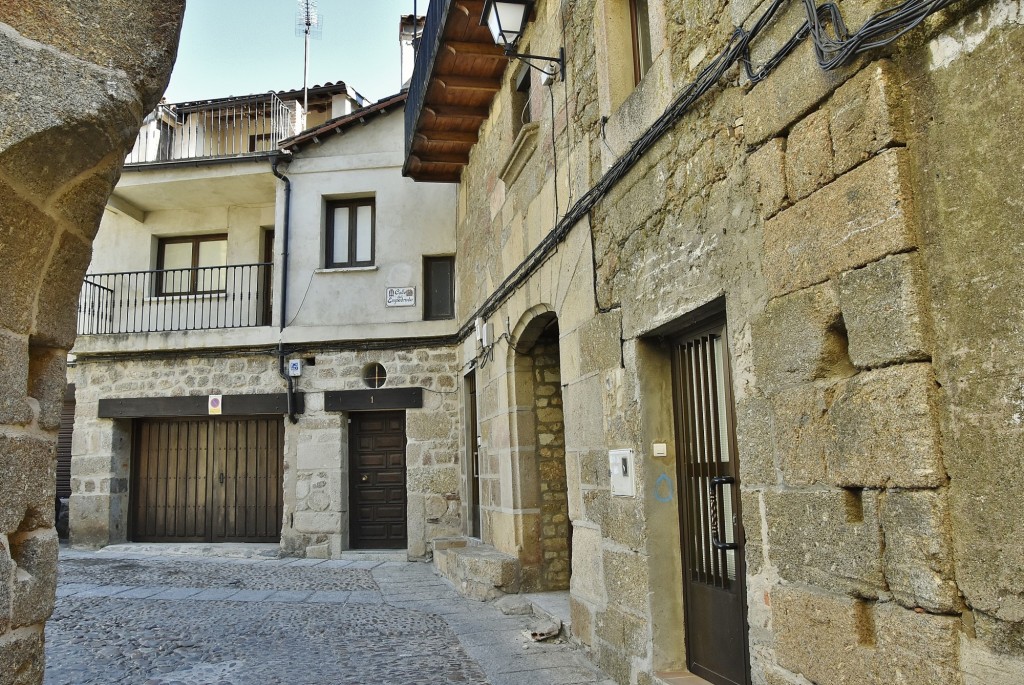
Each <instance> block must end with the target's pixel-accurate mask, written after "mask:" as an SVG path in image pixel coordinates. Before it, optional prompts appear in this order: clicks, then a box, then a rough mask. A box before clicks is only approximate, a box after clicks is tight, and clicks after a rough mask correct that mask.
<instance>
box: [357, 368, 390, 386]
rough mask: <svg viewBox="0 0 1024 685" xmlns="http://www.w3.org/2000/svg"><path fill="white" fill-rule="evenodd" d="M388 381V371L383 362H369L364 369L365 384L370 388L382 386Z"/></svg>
mask: <svg viewBox="0 0 1024 685" xmlns="http://www.w3.org/2000/svg"><path fill="white" fill-rule="evenodd" d="M387 382H388V371H387V369H385V368H384V365H383V364H380V363H374V364H367V365H366V367H365V368H364V369H363V384H364V385H366V387H368V388H374V389H376V388H381V387H384V384H385V383H387Z"/></svg>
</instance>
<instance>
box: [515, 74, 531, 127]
mask: <svg viewBox="0 0 1024 685" xmlns="http://www.w3.org/2000/svg"><path fill="white" fill-rule="evenodd" d="M530 71H531V69H530V68H529V67H523V68H522V69H520V70H519V73H518V74H516V76H515V78H514V79H513V83H514V84H515V90H514V91H512V132H513V133H515V134H516V135H519V132H520V131H521V130H522V129H523V124H528V123H530V121H531V116H530Z"/></svg>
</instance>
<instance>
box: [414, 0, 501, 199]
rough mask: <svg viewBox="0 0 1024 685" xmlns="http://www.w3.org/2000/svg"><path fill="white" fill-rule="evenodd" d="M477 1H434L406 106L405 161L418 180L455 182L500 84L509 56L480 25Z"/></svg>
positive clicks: (478, 0)
mask: <svg viewBox="0 0 1024 685" xmlns="http://www.w3.org/2000/svg"><path fill="white" fill-rule="evenodd" d="M483 5H484V3H483V2H482V1H481V0H457V1H454V0H433V1H432V2H431V3H430V8H429V9H428V10H427V18H426V23H425V24H424V27H423V34H422V36H421V38H420V44H419V51H418V52H417V53H416V65H415V68H414V71H413V75H412V81H411V83H410V84H409V101H408V104H407V105H406V108H405V136H406V138H405V166H404V168H403V170H402V173H403V174H404V175H405V176H408V177H411V178H413V179H414V180H417V181H435V182H444V183H455V182H458V180H459V177H460V174H461V173H462V168H463V167H464V166H466V164H468V163H469V151H470V150H471V149H472V147H473V145H474V144H475V143H476V141H477V135H478V133H479V131H480V126H481V124H482V123H483V121H484V119H486V118H487V116H488V112H489V110H490V106H491V100H493V99H494V96H495V94H496V93H497V92H498V91H499V90H500V89H501V78H502V75H503V74H504V73H505V68H506V67H507V66H508V58H507V57H506V56H505V55H504V53H503V52H502V50H501V48H499V47H498V46H497V45H495V44H494V39H493V38H492V37H491V32H490V30H489V29H488V28H487V27H486V26H480V14H481V12H482V11H483Z"/></svg>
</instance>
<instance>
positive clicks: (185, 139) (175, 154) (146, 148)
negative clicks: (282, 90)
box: [125, 93, 303, 167]
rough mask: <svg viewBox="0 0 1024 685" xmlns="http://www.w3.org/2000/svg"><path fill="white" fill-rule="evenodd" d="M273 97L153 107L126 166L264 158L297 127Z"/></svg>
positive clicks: (294, 108)
mask: <svg viewBox="0 0 1024 685" xmlns="http://www.w3.org/2000/svg"><path fill="white" fill-rule="evenodd" d="M300 110H301V107H300V106H299V105H298V103H297V102H289V103H285V102H284V101H282V100H281V99H280V98H278V97H277V95H275V94H273V93H268V94H266V95H259V96H252V97H245V98H224V99H221V100H212V101H208V102H199V103H190V102H186V103H179V104H173V105H159V106H158V107H157V108H156V109H155V110H154V111H153V112H151V113H150V114H149V115H148V116H147V117H146V118H145V120H143V124H142V128H141V129H140V130H139V137H138V138H137V139H136V141H135V146H134V147H133V148H132V150H131V152H130V153H129V154H128V157H127V158H125V165H126V166H127V167H142V166H146V165H163V164H169V163H172V164H173V163H177V162H194V161H197V160H218V159H219V160H223V159H236V158H246V157H260V156H264V157H265V156H267V155H269V154H271V153H274V152H276V150H277V146H278V143H280V142H281V141H282V140H284V139H285V138H288V137H290V136H293V135H295V134H296V133H298V132H299V130H301V128H302V126H303V122H302V121H301V119H302V114H301V112H300Z"/></svg>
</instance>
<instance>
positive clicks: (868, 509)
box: [764, 490, 886, 598]
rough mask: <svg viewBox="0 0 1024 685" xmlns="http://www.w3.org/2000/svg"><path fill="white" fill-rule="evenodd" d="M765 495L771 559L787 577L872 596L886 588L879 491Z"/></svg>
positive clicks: (792, 492) (768, 493) (859, 594)
mask: <svg viewBox="0 0 1024 685" xmlns="http://www.w3.org/2000/svg"><path fill="white" fill-rule="evenodd" d="M764 496H765V503H766V509H767V514H766V519H767V526H768V545H769V558H770V561H771V563H772V564H773V565H774V566H775V567H776V568H778V570H779V575H781V576H782V577H783V578H784V579H786V580H789V581H795V582H802V583H807V584H809V585H815V586H817V587H820V588H825V589H828V590H832V591H834V592H837V593H841V594H849V595H855V596H860V597H868V598H876V597H878V596H879V595H880V594H881V593H883V592H884V591H885V589H886V586H885V576H884V575H883V572H882V552H883V538H882V530H881V525H880V521H879V494H878V493H877V492H874V491H856V492H846V491H843V490H831V491H825V492H794V491H783V492H766V493H765V495H764Z"/></svg>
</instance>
